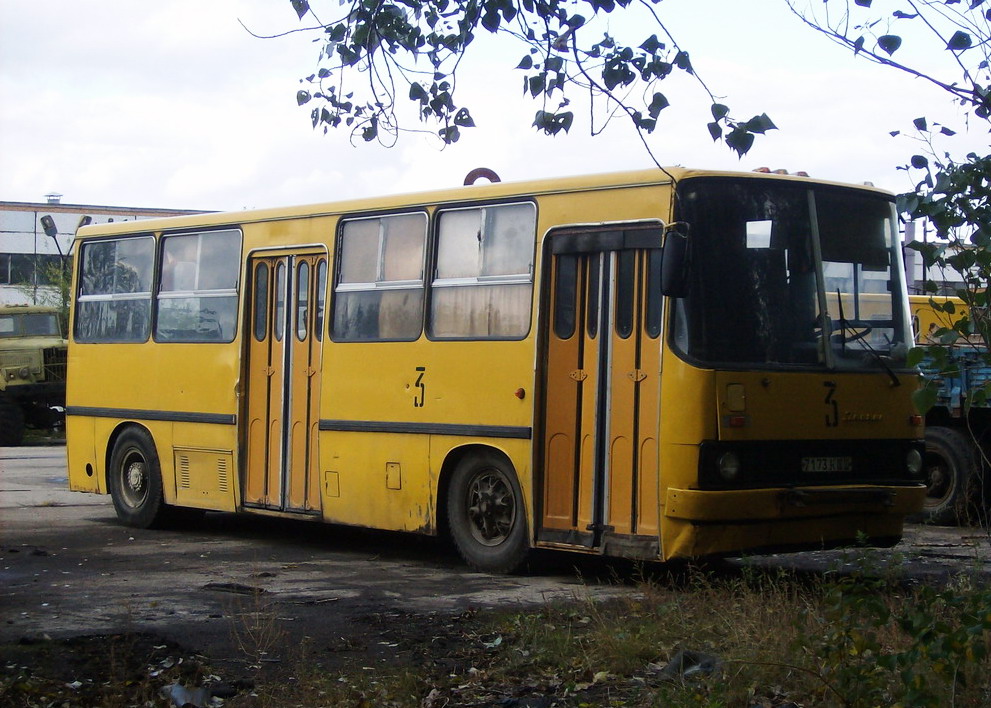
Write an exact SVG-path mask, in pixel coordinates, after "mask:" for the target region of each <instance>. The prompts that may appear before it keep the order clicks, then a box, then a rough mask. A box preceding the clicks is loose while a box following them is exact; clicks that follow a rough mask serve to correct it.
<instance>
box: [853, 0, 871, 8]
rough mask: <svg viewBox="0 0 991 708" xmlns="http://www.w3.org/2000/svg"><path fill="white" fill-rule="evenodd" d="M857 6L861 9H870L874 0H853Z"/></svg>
mask: <svg viewBox="0 0 991 708" xmlns="http://www.w3.org/2000/svg"><path fill="white" fill-rule="evenodd" d="M853 1H854V3H855V4H857V5H860V6H861V7H870V6H871V3H872V2H873V0H853Z"/></svg>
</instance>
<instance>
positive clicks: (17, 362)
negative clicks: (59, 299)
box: [0, 305, 68, 446]
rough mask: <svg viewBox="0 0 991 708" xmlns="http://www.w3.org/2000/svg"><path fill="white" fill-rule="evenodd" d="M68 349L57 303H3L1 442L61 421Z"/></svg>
mask: <svg viewBox="0 0 991 708" xmlns="http://www.w3.org/2000/svg"><path fill="white" fill-rule="evenodd" d="M67 351H68V342H67V341H66V338H65V330H64V325H63V318H62V316H61V314H60V312H59V310H58V309H57V308H54V307H42V306H32V305H8V306H0V446H10V445H20V444H21V442H22V441H23V440H24V430H25V428H52V427H54V426H57V425H59V424H60V423H61V422H62V420H63V418H64V414H65V411H64V408H63V407H64V406H65V364H66V352H67Z"/></svg>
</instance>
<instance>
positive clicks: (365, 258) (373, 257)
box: [331, 213, 427, 342]
mask: <svg viewBox="0 0 991 708" xmlns="http://www.w3.org/2000/svg"><path fill="white" fill-rule="evenodd" d="M426 234H427V215H426V214H423V213H415V214H398V215H395V216H382V217H375V218H369V219H354V220H350V221H346V222H344V224H343V226H342V227H341V235H340V245H339V247H338V258H339V266H338V279H337V286H336V288H335V290H334V292H335V296H334V319H333V324H332V329H331V336H332V338H333V339H334V340H335V341H338V342H359V341H371V340H400V341H412V340H414V339H416V338H418V337H419V336H420V329H421V323H422V321H423V253H424V244H425V243H426Z"/></svg>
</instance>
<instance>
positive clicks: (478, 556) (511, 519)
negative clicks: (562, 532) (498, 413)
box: [438, 445, 530, 573]
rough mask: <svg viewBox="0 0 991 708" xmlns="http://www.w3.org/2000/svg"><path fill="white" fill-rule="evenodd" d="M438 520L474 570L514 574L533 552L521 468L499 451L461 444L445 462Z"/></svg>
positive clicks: (439, 489)
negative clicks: (519, 473)
mask: <svg viewBox="0 0 991 708" xmlns="http://www.w3.org/2000/svg"><path fill="white" fill-rule="evenodd" d="M438 500H439V501H440V504H441V508H439V509H438V520H439V523H441V524H445V525H446V531H447V533H448V534H449V535H450V537H451V539H452V540H453V541H454V545H455V547H456V548H457V549H458V553H460V554H461V557H462V558H463V559H464V560H465V562H466V563H467V564H468V565H469V566H471V567H472V568H474V569H475V570H480V571H483V572H488V573H511V572H513V571H514V570H516V569H517V568H519V566H520V565H521V564H522V563H523V561H524V560H525V558H526V556H527V553H528V552H529V550H530V537H529V528H528V524H527V510H526V502H525V500H524V497H523V492H522V486H521V485H520V481H519V476H518V474H517V473H516V468H515V467H514V465H513V463H512V462H511V461H510V459H509V458H508V457H507V456H506V455H505V453H503V452H502V451H500V450H497V449H494V448H490V447H485V446H481V445H474V446H468V447H465V448H460V449H458V450H457V451H455V452H454V453H452V455H450V456H449V457H448V458H447V459H446V460H445V462H444V466H443V469H442V473H441V479H440V484H439V487H438Z"/></svg>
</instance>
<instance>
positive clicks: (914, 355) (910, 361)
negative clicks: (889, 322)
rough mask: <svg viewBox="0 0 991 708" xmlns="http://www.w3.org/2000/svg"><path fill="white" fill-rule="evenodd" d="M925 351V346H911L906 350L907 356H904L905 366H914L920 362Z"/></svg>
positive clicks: (924, 355) (924, 356)
mask: <svg viewBox="0 0 991 708" xmlns="http://www.w3.org/2000/svg"><path fill="white" fill-rule="evenodd" d="M927 353H928V352H927V351H926V347H912V348H911V349H909V350H908V356H906V357H905V366H907V367H909V368H915V367H916V366H918V365H919V364H921V363H922V360H923V359H925V358H926V354H927Z"/></svg>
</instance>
